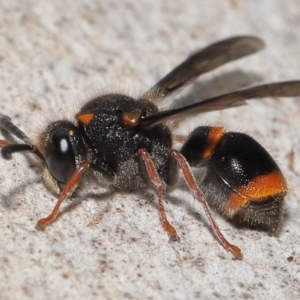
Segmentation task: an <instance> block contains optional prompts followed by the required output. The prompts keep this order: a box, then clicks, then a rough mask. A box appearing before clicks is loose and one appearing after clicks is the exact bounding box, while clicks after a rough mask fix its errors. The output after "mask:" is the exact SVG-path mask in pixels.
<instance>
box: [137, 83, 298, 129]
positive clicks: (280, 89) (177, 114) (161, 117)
mask: <svg viewBox="0 0 300 300" xmlns="http://www.w3.org/2000/svg"><path fill="white" fill-rule="evenodd" d="M298 96H300V81H287V82H278V83H271V84H263V85H259V86H255V87H250V88H246V89H242V90H238V91H235V92H231V93H227V94H223V95H220V96H217V97H213V98H209V99H206V100H204V101H201V102H197V103H193V104H190V105H187V106H184V107H180V108H174V109H170V110H165V111H160V112H158V113H156V114H153V115H150V116H147V117H144V118H141V119H140V120H139V127H140V128H144V127H149V126H153V125H155V124H158V123H162V122H165V121H167V120H172V119H178V118H182V117H185V116H187V115H195V114H199V113H204V112H209V111H214V110H221V109H225V108H230V107H235V106H240V105H243V104H245V103H246V102H245V100H250V99H254V98H265V97H298Z"/></svg>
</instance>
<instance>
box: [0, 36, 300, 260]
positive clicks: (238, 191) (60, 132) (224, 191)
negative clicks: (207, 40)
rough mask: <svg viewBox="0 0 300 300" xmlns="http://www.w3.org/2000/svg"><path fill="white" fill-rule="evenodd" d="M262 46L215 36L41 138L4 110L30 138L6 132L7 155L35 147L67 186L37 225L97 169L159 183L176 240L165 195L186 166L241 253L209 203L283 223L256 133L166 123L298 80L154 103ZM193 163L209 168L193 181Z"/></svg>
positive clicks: (57, 182) (194, 188)
mask: <svg viewBox="0 0 300 300" xmlns="http://www.w3.org/2000/svg"><path fill="white" fill-rule="evenodd" d="M263 47H264V43H263V42H262V40H260V39H259V38H256V37H251V36H240V37H233V38H229V39H226V40H222V41H219V42H217V43H215V44H212V45H210V46H208V47H206V48H204V49H202V50H200V51H198V52H196V53H195V54H193V55H191V56H189V57H188V58H187V59H186V60H185V61H183V62H182V63H181V64H180V65H178V66H177V67H176V68H175V69H174V70H172V71H171V72H170V73H168V74H167V75H166V76H165V77H163V78H162V79H161V80H160V81H159V82H158V83H156V84H155V85H154V86H153V87H152V88H150V89H149V90H148V91H146V92H144V93H141V94H140V96H138V97H136V98H132V97H130V96H127V95H123V94H116V93H109V94H103V95H100V96H98V97H95V98H94V99H92V100H90V101H89V102H87V103H86V104H85V105H83V107H81V109H80V110H79V112H78V113H77V114H76V116H75V119H74V121H73V122H70V121H67V120H59V121H55V122H52V123H50V124H49V125H48V127H47V128H46V129H45V130H44V131H43V132H42V134H41V135H40V141H39V143H38V144H37V145H34V144H33V143H32V141H31V140H30V138H28V137H27V135H26V134H25V133H23V132H22V131H21V130H20V129H19V128H18V127H16V126H15V125H14V124H13V123H12V122H11V119H10V118H9V117H7V116H5V115H0V128H1V129H2V130H4V131H6V132H7V133H9V134H11V135H14V136H16V137H17V138H19V139H20V140H22V141H23V143H17V144H15V143H11V142H9V141H7V140H1V141H0V146H1V147H2V149H1V154H2V157H3V158H4V159H11V158H12V154H13V153H15V152H31V153H33V154H34V155H35V156H36V157H37V158H38V159H39V160H40V161H41V162H42V164H43V166H44V172H43V178H44V181H45V183H46V185H47V186H48V187H50V188H51V189H53V190H55V191H56V192H57V193H59V194H60V196H59V199H58V201H57V203H56V205H55V207H54V209H53V211H52V212H51V214H50V215H49V216H48V217H46V218H43V219H40V220H39V221H38V223H37V228H38V229H44V228H45V227H46V226H48V225H49V224H51V223H52V222H53V221H54V220H55V218H56V216H57V214H58V212H59V208H60V205H61V204H62V202H63V201H64V200H66V199H67V198H68V197H70V196H71V195H72V193H73V192H74V190H75V189H76V188H77V186H78V184H79V182H80V181H81V179H82V178H83V177H84V174H85V173H86V172H88V171H90V172H92V173H93V174H94V175H95V176H96V177H97V179H98V181H99V184H101V185H104V186H108V187H110V188H114V189H116V190H123V191H126V190H134V189H143V188H146V187H148V186H151V185H152V187H153V188H154V189H155V191H156V193H157V197H158V210H159V214H160V219H161V223H162V225H163V227H164V228H165V230H166V231H167V232H168V233H169V235H170V237H171V239H172V240H178V239H179V238H178V235H177V232H176V230H175V228H174V227H173V226H172V225H171V224H170V222H169V221H168V219H167V216H166V213H165V208H164V201H163V197H164V194H165V190H166V188H167V187H172V186H174V185H175V184H176V182H177V177H178V169H181V171H182V173H183V175H184V178H185V181H186V183H187V185H188V187H189V189H190V191H191V193H192V195H193V197H194V198H195V199H197V200H198V201H199V202H200V203H201V204H202V205H203V208H204V210H205V213H206V215H207V217H208V219H209V222H210V224H211V226H212V229H213V232H214V234H215V235H216V237H217V238H218V240H219V242H220V243H221V244H222V245H223V247H224V248H225V249H227V250H228V251H230V252H232V254H233V255H234V257H235V258H236V259H241V258H242V252H241V250H240V249H239V248H238V247H237V246H235V245H233V244H231V243H229V242H228V241H227V240H226V238H225V237H224V236H223V234H222V233H221V231H220V230H219V227H218V226H217V224H216V222H215V221H214V219H213V217H212V215H211V213H210V209H209V206H211V207H212V208H213V209H215V210H217V211H219V212H220V213H222V214H223V215H225V216H226V217H228V218H229V219H232V218H237V219H239V220H241V221H243V222H245V223H247V224H249V225H250V226H255V225H261V226H262V227H264V228H265V229H266V230H268V231H271V232H276V231H278V230H279V229H280V225H281V222H282V214H283V212H282V211H283V203H284V196H285V195H286V193H287V190H288V188H287V183H286V180H285V178H284V176H283V174H282V172H281V171H280V169H279V167H278V166H277V164H276V163H275V161H274V160H273V158H272V157H271V156H270V154H269V153H268V152H267V151H266V150H265V149H264V148H263V147H262V146H261V145H260V144H259V143H258V142H257V141H255V140H254V139H253V138H251V137H250V136H248V135H246V134H243V133H239V132H225V129H224V128H223V127H209V126H200V127H197V128H196V129H194V130H193V131H192V133H190V134H189V136H187V137H186V138H182V137H180V136H176V135H174V134H172V132H171V130H170V129H169V127H168V126H167V125H166V122H167V121H170V120H172V119H173V120H174V119H179V118H183V117H186V116H189V115H195V114H198V113H204V112H209V111H214V110H220V109H225V108H229V107H234V106H240V105H242V104H245V100H248V99H253V98H263V97H296V96H300V81H290V82H279V83H272V84H263V85H259V86H255V87H250V88H246V89H242V90H237V91H234V92H230V93H227V94H223V95H220V96H217V97H213V98H210V99H207V100H204V101H201V102H197V103H193V104H190V105H186V106H183V107H180V108H173V109H167V110H162V111H160V110H159V109H158V106H157V105H159V104H160V102H161V101H162V100H163V99H165V98H166V97H168V96H171V95H172V94H175V92H178V91H179V90H180V89H182V88H183V87H185V86H187V85H188V84H190V83H192V82H193V81H194V80H196V79H197V78H198V77H199V76H200V75H201V74H204V73H206V72H209V71H211V70H213V69H215V68H217V67H219V66H221V65H223V64H225V63H228V62H230V61H233V60H237V59H239V58H241V57H244V56H246V55H250V54H252V53H255V52H257V51H258V50H260V49H262V48H263ZM173 140H177V141H180V142H182V143H183V145H182V147H181V150H180V151H177V150H175V149H173V148H172V142H173ZM191 167H196V168H202V167H206V174H205V176H204V178H203V180H202V181H201V182H197V181H196V179H195V177H194V175H193V173H192V171H191ZM200 187H201V188H200ZM208 205H209V206H208Z"/></svg>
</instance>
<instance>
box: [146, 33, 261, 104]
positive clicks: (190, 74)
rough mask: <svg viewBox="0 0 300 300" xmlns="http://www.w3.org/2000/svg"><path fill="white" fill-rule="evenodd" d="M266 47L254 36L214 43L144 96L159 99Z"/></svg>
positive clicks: (177, 68) (149, 98) (188, 59)
mask: <svg viewBox="0 0 300 300" xmlns="http://www.w3.org/2000/svg"><path fill="white" fill-rule="evenodd" d="M263 47H264V43H263V41H262V40H261V39H259V38H256V37H253V36H238V37H232V38H229V39H225V40H222V41H219V42H217V43H214V44H212V45H210V46H208V47H206V48H204V49H202V50H200V51H198V52H196V53H194V54H192V55H191V56H189V57H188V58H187V59H186V60H185V61H183V62H182V63H181V64H180V65H178V66H177V67H176V68H175V69H174V70H172V71H171V72H170V73H168V74H167V75H166V76H165V77H163V78H162V79H161V80H160V81H159V82H158V83H156V84H155V85H154V86H153V87H152V88H151V89H150V90H148V91H147V92H146V93H144V94H143V95H142V96H141V98H143V99H148V100H151V101H154V102H155V101H159V100H160V99H162V98H164V97H166V96H169V95H171V94H172V93H174V92H178V91H180V90H181V89H182V88H183V87H185V86H186V85H188V84H190V83H192V82H193V81H194V80H196V79H197V77H199V76H200V75H201V74H204V73H206V72H209V71H211V70H213V69H215V68H217V67H219V66H221V65H224V64H226V63H228V62H230V61H233V60H237V59H239V58H241V57H244V56H246V55H249V54H252V53H255V52H257V51H259V50H260V49H262V48H263Z"/></svg>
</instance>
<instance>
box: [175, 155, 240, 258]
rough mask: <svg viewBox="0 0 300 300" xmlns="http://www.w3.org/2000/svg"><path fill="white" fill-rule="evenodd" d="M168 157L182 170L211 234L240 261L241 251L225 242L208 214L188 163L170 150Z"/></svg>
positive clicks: (206, 206) (208, 211) (207, 208)
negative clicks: (207, 220) (205, 216)
mask: <svg viewBox="0 0 300 300" xmlns="http://www.w3.org/2000/svg"><path fill="white" fill-rule="evenodd" d="M170 156H171V157H172V158H173V159H175V160H176V161H177V162H178V163H179V166H180V168H181V169H182V172H183V175H184V177H185V181H186V183H187V185H188V187H189V188H190V191H191V193H192V195H193V197H194V198H195V199H197V200H198V201H199V202H201V204H202V205H203V208H204V211H205V213H206V215H207V217H208V219H209V222H210V224H211V227H212V229H213V232H214V234H215V235H216V236H217V238H218V240H219V242H220V243H221V244H222V245H223V247H224V248H225V249H226V250H228V251H230V252H231V253H232V254H233V255H234V257H235V258H236V259H242V258H243V254H242V252H241V249H240V248H238V247H237V246H235V245H232V244H230V243H229V242H228V241H227V240H226V238H225V237H224V236H223V234H222V233H221V231H220V229H219V227H218V225H217V223H216V222H215V220H214V219H213V217H212V215H211V213H210V209H209V207H208V204H207V203H206V201H205V199H204V195H203V193H202V192H201V190H200V188H199V187H198V185H197V183H196V180H195V177H194V175H193V174H192V172H191V170H190V166H189V165H188V163H187V161H186V159H185V158H184V156H183V155H182V154H180V153H179V152H178V151H176V150H171V151H170Z"/></svg>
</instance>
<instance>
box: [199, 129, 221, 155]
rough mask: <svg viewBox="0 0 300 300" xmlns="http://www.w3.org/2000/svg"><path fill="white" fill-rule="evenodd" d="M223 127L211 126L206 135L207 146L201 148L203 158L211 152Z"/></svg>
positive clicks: (219, 138)
mask: <svg viewBox="0 0 300 300" xmlns="http://www.w3.org/2000/svg"><path fill="white" fill-rule="evenodd" d="M223 133H224V127H212V128H211V129H210V130H209V134H208V137H207V146H206V147H205V148H204V150H203V158H208V157H210V156H211V154H212V153H213V151H214V149H215V148H216V146H217V144H218V143H219V142H220V141H221V138H222V136H223Z"/></svg>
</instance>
